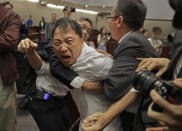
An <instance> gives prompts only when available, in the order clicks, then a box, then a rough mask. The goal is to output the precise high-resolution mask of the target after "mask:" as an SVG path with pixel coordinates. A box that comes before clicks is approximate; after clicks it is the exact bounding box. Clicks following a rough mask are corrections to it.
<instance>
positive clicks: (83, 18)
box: [79, 17, 92, 27]
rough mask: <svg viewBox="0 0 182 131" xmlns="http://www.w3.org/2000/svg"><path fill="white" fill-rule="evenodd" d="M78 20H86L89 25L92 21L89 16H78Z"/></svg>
mask: <svg viewBox="0 0 182 131" xmlns="http://www.w3.org/2000/svg"><path fill="white" fill-rule="evenodd" d="M79 21H87V22H88V23H89V24H90V25H91V27H92V21H91V20H90V19H89V18H86V17H80V19H79Z"/></svg>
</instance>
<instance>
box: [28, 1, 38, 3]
mask: <svg viewBox="0 0 182 131" xmlns="http://www.w3.org/2000/svg"><path fill="white" fill-rule="evenodd" d="M28 1H29V2H35V3H38V2H39V0H28Z"/></svg>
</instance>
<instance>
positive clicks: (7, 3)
mask: <svg viewBox="0 0 182 131" xmlns="http://www.w3.org/2000/svg"><path fill="white" fill-rule="evenodd" d="M1 5H2V6H6V5H10V6H11V8H13V5H12V4H11V3H10V2H9V1H6V2H2V3H1Z"/></svg>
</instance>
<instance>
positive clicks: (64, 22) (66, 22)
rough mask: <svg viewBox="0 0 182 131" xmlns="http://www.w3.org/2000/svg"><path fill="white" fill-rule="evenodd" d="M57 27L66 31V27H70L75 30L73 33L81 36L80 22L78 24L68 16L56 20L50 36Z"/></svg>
mask: <svg viewBox="0 0 182 131" xmlns="http://www.w3.org/2000/svg"><path fill="white" fill-rule="evenodd" d="M57 28H59V29H60V30H63V31H65V32H66V30H67V29H68V28H71V29H73V30H74V31H75V33H76V34H77V35H78V36H79V37H80V38H81V37H82V28H81V26H80V24H78V23H77V22H76V21H74V20H71V19H68V18H60V19H58V20H57V21H56V24H55V26H54V29H53V31H52V37H53V36H54V32H55V31H56V29H57Z"/></svg>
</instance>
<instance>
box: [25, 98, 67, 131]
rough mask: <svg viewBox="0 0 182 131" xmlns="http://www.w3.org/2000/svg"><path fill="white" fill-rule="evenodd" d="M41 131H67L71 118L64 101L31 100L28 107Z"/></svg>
mask: <svg viewBox="0 0 182 131" xmlns="http://www.w3.org/2000/svg"><path fill="white" fill-rule="evenodd" d="M27 107H28V109H29V111H30V113H31V114H32V116H33V118H34V119H35V121H36V123H37V125H38V127H39V128H40V131H67V129H68V127H69V126H70V118H69V115H68V112H67V110H66V109H65V107H64V102H63V101H57V102H48V101H44V100H39V99H33V100H31V101H30V102H29V103H28V105H27Z"/></svg>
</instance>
